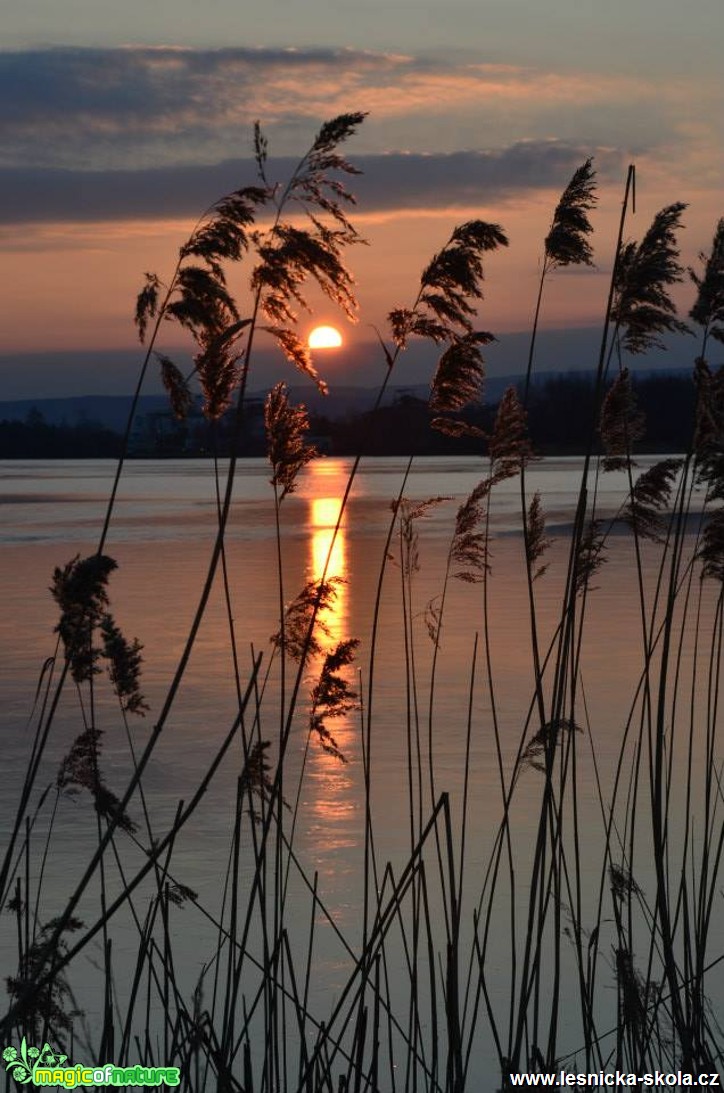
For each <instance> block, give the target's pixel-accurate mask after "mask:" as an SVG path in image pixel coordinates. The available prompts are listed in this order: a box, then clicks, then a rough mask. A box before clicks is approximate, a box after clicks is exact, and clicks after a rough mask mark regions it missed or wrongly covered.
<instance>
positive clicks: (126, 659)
mask: <svg viewBox="0 0 724 1093" xmlns="http://www.w3.org/2000/svg"><path fill="white" fill-rule="evenodd" d="M100 632H101V638H102V643H103V644H102V649H101V652H102V655H103V656H104V657H105V659H106V660H107V661H108V675H109V676H110V680H111V683H112V684H113V688H114V690H115V692H116V694H117V695H118V698H119V700H120V703H121V708H122V709H123V710H124V711H125V712H126V713H135V714H139V715H140V716H141V717H143V715H144V713H145V711H146V710H148V708H149V707H148V703H147V702H146V700H145V698H144V697H143V695H142V693H141V690H140V679H141V664H142V663H143V658H142V656H141V650H142V649H143V646H142V645H141V643H140V641H139V640H138V638H134V639H133V641H130V642H129V641H127V640H126V638H124V636H123V634H122V633H121V631H120V630H119V628H118V627H117V626H116V624H115V621H114V619H113V616H112V615H110V614H108V612H106V613H105V614H104V615H103V618H102V619H101V623H100Z"/></svg>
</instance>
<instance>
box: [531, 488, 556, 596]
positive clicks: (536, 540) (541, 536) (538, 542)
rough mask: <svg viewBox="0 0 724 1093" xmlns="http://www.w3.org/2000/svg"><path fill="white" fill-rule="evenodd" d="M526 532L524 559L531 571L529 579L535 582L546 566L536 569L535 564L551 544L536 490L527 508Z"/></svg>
mask: <svg viewBox="0 0 724 1093" xmlns="http://www.w3.org/2000/svg"><path fill="white" fill-rule="evenodd" d="M527 530H528V534H527V536H526V543H525V549H526V557H527V560H528V565H529V567H530V571H531V579H532V580H534V581H537V580H538V578H539V577H542V576H543V574H544V573H545V571H546V570H547V568H548V565H547V564H546V565H541V566H538V568H537V569H536V564H537V562H539V561H540V559H541V558H542V557H543V555H544V554H545V552H546V551H547V550H548V548H549V546H550V545H551V542H552V540H551V539H549V538H548V536H547V535H546V526H545V514H544V512H543V506H542V504H541V499H540V492H539V491H538V490H536V492H535V493H534V494H533V497H532V498H531V502H530V505H529V506H528V518H527Z"/></svg>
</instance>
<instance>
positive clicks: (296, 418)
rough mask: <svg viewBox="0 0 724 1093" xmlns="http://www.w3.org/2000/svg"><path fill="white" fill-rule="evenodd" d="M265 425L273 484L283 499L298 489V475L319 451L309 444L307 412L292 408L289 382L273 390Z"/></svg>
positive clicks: (301, 407) (276, 385)
mask: <svg viewBox="0 0 724 1093" xmlns="http://www.w3.org/2000/svg"><path fill="white" fill-rule="evenodd" d="M264 426H265V428H266V438H267V459H268V460H269V462H270V463H271V465H272V470H273V471H274V474H273V476H272V480H271V481H272V485H273V486H275V487H277V489H278V490H279V500H280V501H283V500H284V498H285V497H286V495H287V494H288V493H293V492H294V490H296V488H297V475H298V474H299V472H300V471H301V470H302V468H303V467H306V465H307V463H309V462H310V460H312V459H314V457H315V455H316V454H317V450H316V448H315V447H314V446H313V445H311V444H307V443H306V442H305V437H306V434H307V432H308V431H309V418H308V416H307V409H306V407H305V406H303V405H299V406H292V405H291V404H290V402H289V397H288V394H287V386H286V384H285V383H277V384H275V386H274V387H272V389H271V391H270V392H269V394H268V395H267V397H266V402H265V403H264Z"/></svg>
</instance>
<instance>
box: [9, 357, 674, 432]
mask: <svg viewBox="0 0 724 1093" xmlns="http://www.w3.org/2000/svg"><path fill="white" fill-rule="evenodd" d="M636 375H637V379H639V380H642V379H644V378H648V377H661V378H663V377H677V378H681V377H682V376H687V375H690V370H689V369H671V368H668V369H665V370H664V369H647V370H645V371H638V372H637V374H636ZM564 376H565V377H570V378H571V379H577V380H581V381H583V380H585V378H586V377H585V374H584V373H582V372H541V373H538V374H537V375H535V376H534V379H533V383H534V385H535V386H538V387H540V386H543V385H545V384H546V383H549V382H550V381H552V380H556V379H560V378H562V377H564ZM522 380H523V376H522V375H513V376H489V377H488V378H487V379H486V381H485V398H484V401H485V403H487V404H492V405H495V404H496V403H497V402H498V401H499V399H500V396H501V395H502V393H503V391H504V390H505V389H506V388H507V387H509V386H510V385H511V384H519V383H521V382H522ZM429 394H430V388H429V385H428V384H425V383H420V384H412V385H402V384H401V385H397V386H391V387H390V388H389V389H388V390H387V392H386V394H385V398H384V400H383V405H386V406H391V405H394V403H395V402H397V401H398V400H399V399H400V398H402V397H406V396H409V397H412V398H416V399H422V400H426V399H427V398H428V397H429ZM265 395H266V392H265V391H261V390H259V391H253V392H251V395H250V398H251V399H255V400H259V401H261V400H263V399H264V397H265ZM376 395H377V390H376V389H375V388H370V387H357V386H339V387H333V388H332V390H331V391H330V394H329V395H327V396H324V395H321V394H320V393H319V391H317V389H316V388H315V387H310V386H296V385H290V388H289V397H290V399H291V401H292V402H294V403H300V402H303V403H304V404H305V405H306V406H307V408H308V409H309V411H310V413H315V414H321V415H323V416H324V417H325V418H327V419H329V420H331V421H340V420H343V419H344V418H346V417H355V416H358V415H360V414H363V413H365V412H366V411H367V410H370V409H371V408H372V405H373V404H374V401H375V398H376ZM130 405H131V398H130V396H127V395H72V396H69V397H67V398H23V399H9V400H0V421H25V420H26V419H27V417H28V415H29V414H31V413H33V412H37V413H40V414H42V415H43V418H44V419H45V421H46V422H47V423H48V424H49V425H66V426H77V425H83V424H86V423H87V424H91V423H92V424H97V425H103V426H104V427H105V428H107V429H111V430H113V431H114V432H119V433H122V432H123V431H124V429H125V427H126V422H127V420H128V411H129V409H130ZM169 409H170V407H169V401H168V397H167V396H166V395H164V394H161V395H142V396H141V398H140V400H139V404H138V409H137V415H136V416H137V418H143V417H145V416H146V415H148V414H162V413H165V412H167V411H168V410H169Z"/></svg>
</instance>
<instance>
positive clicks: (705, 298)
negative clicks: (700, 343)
mask: <svg viewBox="0 0 724 1093" xmlns="http://www.w3.org/2000/svg"><path fill="white" fill-rule="evenodd" d="M699 259H700V261H701V263H702V264H703V266H704V272H703V274H698V273H696V271H695V270H693V269H689V276H690V277H691V280H692V281H693V282H694V284H695V285H696V289H697V293H696V300H695V301H694V305H693V307H692V309H691V311H690V312H689V317H690V318H691V319H693V320H694V322H695V323H698V324H699V326H701V327H703V328H704V342H705V345H706V339H707V338H708V337H712V338H714V339H715V340H716V341H718V342H724V217H723V218H722V219H721V220H720V221H719V223H718V224H717V226H716V231H715V233H714V239H713V242H712V245H711V251H710V252H709V254H708V255H707V254H700V255H699Z"/></svg>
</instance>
